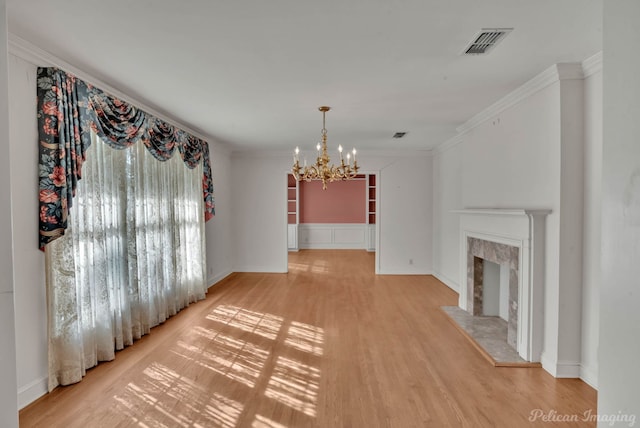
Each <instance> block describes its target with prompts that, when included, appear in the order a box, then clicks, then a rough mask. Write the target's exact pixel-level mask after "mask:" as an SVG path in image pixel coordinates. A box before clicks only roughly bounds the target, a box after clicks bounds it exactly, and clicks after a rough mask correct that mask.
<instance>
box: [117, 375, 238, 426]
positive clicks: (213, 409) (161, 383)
mask: <svg viewBox="0 0 640 428" xmlns="http://www.w3.org/2000/svg"><path fill="white" fill-rule="evenodd" d="M143 374H144V375H145V378H144V380H143V381H142V382H140V383H134V382H131V383H129V384H128V385H127V386H126V388H125V392H124V394H123V395H116V396H114V399H115V401H116V403H117V404H116V406H117V408H118V410H119V411H120V412H121V413H122V414H123V415H124V416H126V417H127V421H128V425H130V424H131V422H135V423H136V424H137V425H138V426H139V427H145V428H147V427H148V428H168V427H178V426H179V427H185V428H186V427H210V426H218V427H223V428H233V427H235V426H236V423H237V421H238V417H239V416H240V414H241V413H242V410H243V405H242V404H241V403H239V402H237V401H235V400H232V399H230V398H227V397H224V396H222V395H220V394H219V393H217V392H215V391H213V392H210V391H207V390H205V389H204V388H203V387H202V386H200V385H198V384H197V383H196V382H194V381H193V380H191V379H188V378H185V377H183V376H180V375H179V374H178V373H177V372H176V371H174V370H172V369H171V368H169V367H166V366H164V365H162V364H159V363H153V364H152V365H150V366H149V367H147V368H146V369H145V370H144V371H143Z"/></svg>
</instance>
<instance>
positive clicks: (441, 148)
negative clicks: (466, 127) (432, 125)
mask: <svg viewBox="0 0 640 428" xmlns="http://www.w3.org/2000/svg"><path fill="white" fill-rule="evenodd" d="M463 137H464V135H463V134H457V135H454V136H453V137H451V138H449V139H448V140H447V141H445V142H444V143H442V144H439V145H438V146H436V148H435V149H433V151H434V153H435V154H437V155H440V154H442V153H444V152H446V151H448V150H451V149H452V148H454V147H455V146H457V145H458V144H460V143H462V142H463V141H464V138H463Z"/></svg>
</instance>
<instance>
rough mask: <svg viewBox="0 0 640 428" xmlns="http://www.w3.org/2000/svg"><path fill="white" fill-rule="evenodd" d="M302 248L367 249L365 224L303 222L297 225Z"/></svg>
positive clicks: (299, 243) (299, 245)
mask: <svg viewBox="0 0 640 428" xmlns="http://www.w3.org/2000/svg"><path fill="white" fill-rule="evenodd" d="M298 247H299V248H302V249H343V250H352V249H363V250H364V249H367V225H366V224H343V223H340V224H325V223H304V224H300V225H298Z"/></svg>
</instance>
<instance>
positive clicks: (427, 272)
mask: <svg viewBox="0 0 640 428" xmlns="http://www.w3.org/2000/svg"><path fill="white" fill-rule="evenodd" d="M378 275H431V271H430V270H429V269H426V270H421V269H413V270H409V269H380V271H379V272H378Z"/></svg>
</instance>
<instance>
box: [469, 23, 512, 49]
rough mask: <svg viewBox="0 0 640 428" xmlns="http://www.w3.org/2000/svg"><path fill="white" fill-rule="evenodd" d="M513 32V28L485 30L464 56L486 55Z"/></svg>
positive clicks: (475, 38)
mask: <svg viewBox="0 0 640 428" xmlns="http://www.w3.org/2000/svg"><path fill="white" fill-rule="evenodd" d="M512 30H513V28H483V29H482V30H481V31H480V32H479V33H478V34H477V35H476V36H475V37H474V38H473V39H472V40H471V43H469V44H468V45H467V47H466V48H465V49H464V54H465V55H482V54H486V53H487V52H489V51H490V50H491V49H492V48H493V47H494V46H495V45H497V44H498V43H499V42H500V41H501V40H502V39H504V36H506V35H507V34H508V33H509V32H511V31H512Z"/></svg>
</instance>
